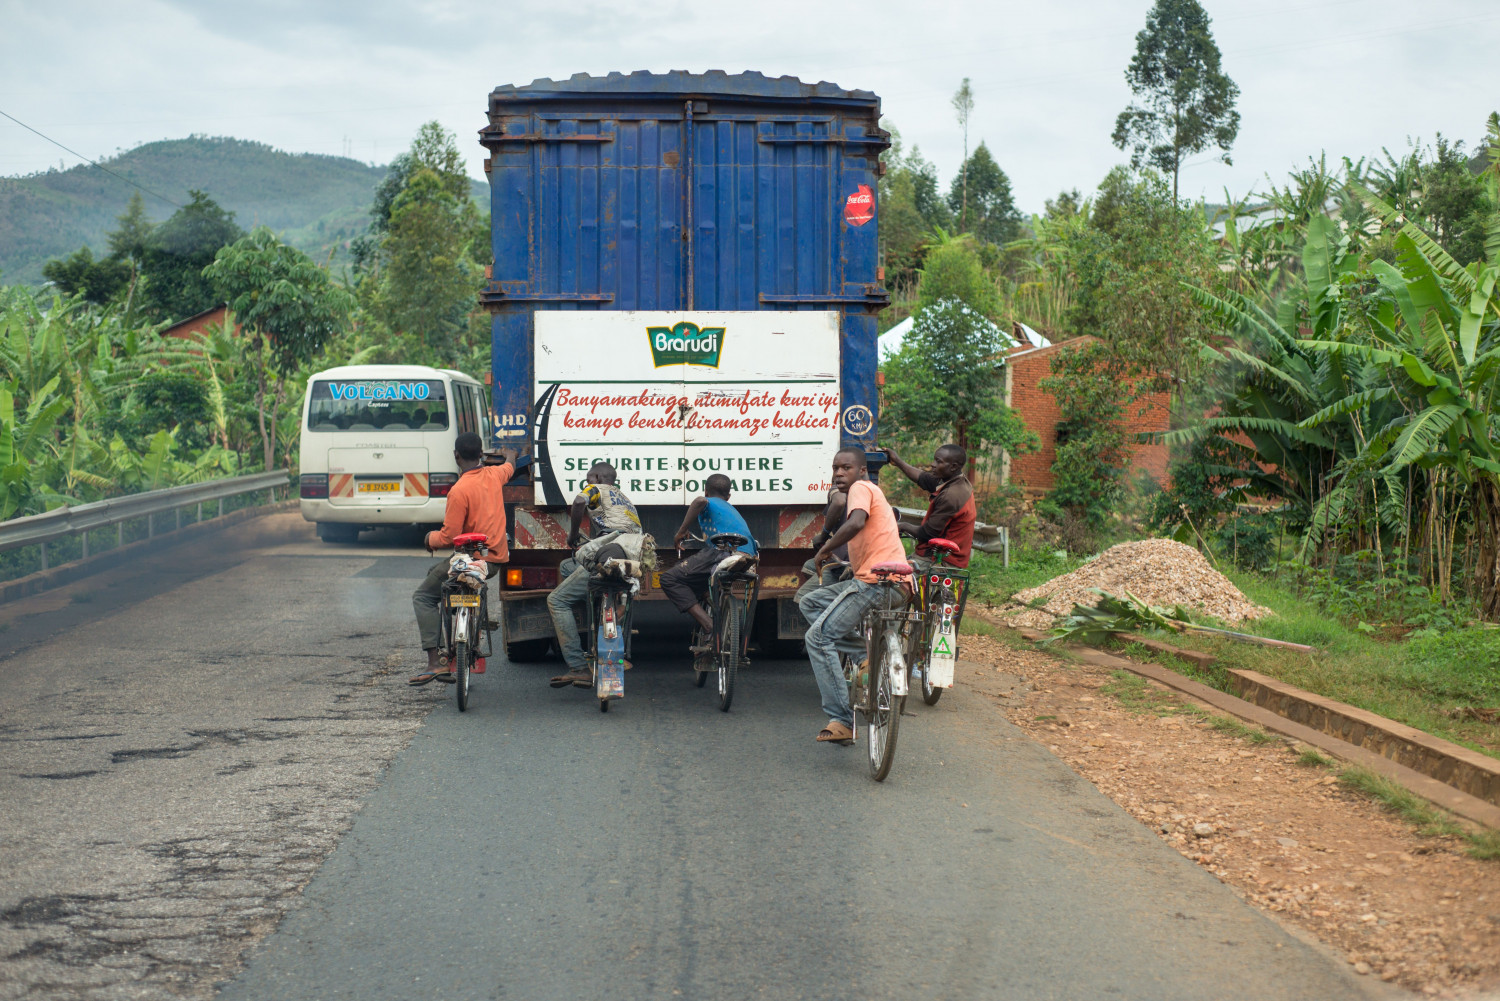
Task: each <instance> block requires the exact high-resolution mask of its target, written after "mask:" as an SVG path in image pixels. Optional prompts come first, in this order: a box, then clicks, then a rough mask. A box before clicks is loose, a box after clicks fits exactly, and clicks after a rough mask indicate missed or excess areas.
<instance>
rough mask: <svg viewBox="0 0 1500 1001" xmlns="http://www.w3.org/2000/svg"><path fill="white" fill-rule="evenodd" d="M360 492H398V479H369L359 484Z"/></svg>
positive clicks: (399, 486)
mask: <svg viewBox="0 0 1500 1001" xmlns="http://www.w3.org/2000/svg"><path fill="white" fill-rule="evenodd" d="M359 492H360V493H362V494H399V493H400V492H401V481H400V480H369V481H367V482H365V483H361V484H360V485H359Z"/></svg>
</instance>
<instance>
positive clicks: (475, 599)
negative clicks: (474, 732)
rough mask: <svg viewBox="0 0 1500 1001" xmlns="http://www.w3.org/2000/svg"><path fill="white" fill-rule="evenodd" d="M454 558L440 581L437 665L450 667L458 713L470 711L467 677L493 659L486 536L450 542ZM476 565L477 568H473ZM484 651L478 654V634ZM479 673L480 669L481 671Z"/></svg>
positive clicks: (467, 536) (471, 535)
mask: <svg viewBox="0 0 1500 1001" xmlns="http://www.w3.org/2000/svg"><path fill="white" fill-rule="evenodd" d="M453 550H454V553H453V557H452V558H451V559H450V560H449V561H448V579H447V580H445V581H443V590H442V601H441V602H440V603H439V606H438V610H439V613H440V615H441V618H440V620H439V626H438V650H439V651H441V652H440V653H439V654H438V663H439V664H440V665H444V666H446V665H452V667H453V681H454V684H453V693H454V698H455V699H457V701H458V711H459V712H466V711H468V708H469V675H470V673H471V672H474V668H475V661H476V660H478V661H481V662H482V661H483V660H485V659H486V658H488V657H491V656H493V655H494V649H493V647H494V639H493V635H494V629H493V627H492V626H491V624H490V613H489V585H488V580H489V570H488V567H487V566H486V565H485V564H484V562H483V560H484V557H485V555H486V554H488V553H489V536H487V535H485V534H483V533H482V532H470V533H467V534H464V535H459V536H456V537H455V538H454V539H453ZM461 557H462V558H461ZM476 564H477V567H476ZM481 633H482V634H483V637H484V650H483V652H480V650H479V645H480V643H479V641H480V634H481ZM480 670H481V671H482V670H483V668H480Z"/></svg>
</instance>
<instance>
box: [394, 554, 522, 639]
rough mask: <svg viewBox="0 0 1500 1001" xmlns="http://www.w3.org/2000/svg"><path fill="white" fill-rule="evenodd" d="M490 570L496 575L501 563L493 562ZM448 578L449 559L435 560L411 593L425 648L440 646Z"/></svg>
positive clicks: (419, 631) (492, 606)
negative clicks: (442, 606)
mask: <svg viewBox="0 0 1500 1001" xmlns="http://www.w3.org/2000/svg"><path fill="white" fill-rule="evenodd" d="M489 571H490V576H491V577H493V576H495V574H497V573H499V572H500V564H498V563H491V564H490V565H489ZM447 579H448V561H447V560H435V561H434V562H433V564H432V569H430V570H428V571H427V576H426V577H425V578H424V579H423V580H422V584H421V586H420V587H418V588H417V589H416V590H415V591H413V592H412V593H411V607H412V609H413V610H414V611H415V612H416V613H417V634H418V635H419V636H420V637H421V639H422V649H423V650H436V649H437V648H438V642H439V637H438V634H439V633H441V632H442V631H443V613H442V611H441V609H440V607H439V606H441V605H442V603H443V581H445V580H447ZM490 607H491V608H494V607H495V606H494V605H491V606H490Z"/></svg>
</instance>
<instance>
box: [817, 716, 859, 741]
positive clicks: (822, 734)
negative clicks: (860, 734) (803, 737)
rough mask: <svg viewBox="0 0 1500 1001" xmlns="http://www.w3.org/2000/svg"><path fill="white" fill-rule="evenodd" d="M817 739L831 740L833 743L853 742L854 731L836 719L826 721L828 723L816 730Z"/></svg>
mask: <svg viewBox="0 0 1500 1001" xmlns="http://www.w3.org/2000/svg"><path fill="white" fill-rule="evenodd" d="M818 741H819V742H820V743H822V742H825V741H832V742H833V743H835V744H852V743H854V731H853V730H851V729H849V728H848V727H847V726H845V725H844V724H842V723H840V722H839V721H838V720H836V719H831V720H829V721H828V725H827V726H825V727H824V728H823V729H821V730H819V731H818Z"/></svg>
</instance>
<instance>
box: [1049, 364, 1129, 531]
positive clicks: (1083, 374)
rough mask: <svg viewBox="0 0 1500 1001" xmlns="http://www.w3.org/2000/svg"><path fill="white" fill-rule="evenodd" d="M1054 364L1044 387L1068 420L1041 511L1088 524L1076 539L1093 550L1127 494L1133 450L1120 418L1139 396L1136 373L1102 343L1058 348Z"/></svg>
mask: <svg viewBox="0 0 1500 1001" xmlns="http://www.w3.org/2000/svg"><path fill="white" fill-rule="evenodd" d="M1050 367H1051V375H1049V376H1048V377H1047V378H1045V379H1043V380H1042V381H1041V383H1040V385H1041V388H1042V389H1044V390H1045V391H1047V392H1048V393H1051V394H1052V396H1053V397H1054V398H1055V399H1056V400H1057V405H1058V408H1059V409H1060V410H1061V412H1062V420H1061V421H1060V422H1059V424H1058V426H1057V450H1056V458H1055V459H1054V460H1053V463H1052V477H1053V480H1052V489H1051V491H1050V492H1048V494H1047V497H1046V499H1045V500H1044V501H1043V502H1042V504H1041V506H1040V510H1041V511H1042V513H1044V514H1046V515H1048V516H1050V517H1051V518H1053V519H1054V520H1057V521H1062V520H1064V519H1065V518H1071V519H1074V520H1077V521H1080V522H1082V523H1083V525H1085V526H1087V528H1088V529H1089V532H1088V533H1078V534H1074V535H1073V538H1076V539H1078V540H1079V541H1083V542H1085V544H1086V547H1087V548H1092V544H1091V543H1092V539H1093V538H1096V537H1097V536H1098V534H1099V533H1102V532H1104V531H1105V529H1106V527H1107V526H1108V525H1109V522H1110V519H1111V518H1112V516H1113V515H1114V513H1115V510H1116V508H1117V506H1118V503H1119V500H1120V497H1121V496H1122V495H1123V493H1124V483H1123V474H1124V472H1125V468H1126V466H1127V465H1128V460H1129V451H1128V448H1127V445H1126V440H1125V432H1124V430H1123V428H1122V425H1121V423H1120V418H1121V417H1123V416H1124V413H1125V405H1126V403H1127V402H1128V401H1129V399H1130V398H1131V396H1132V395H1133V393H1132V388H1131V386H1132V382H1131V374H1132V373H1131V372H1130V370H1129V367H1128V365H1127V364H1126V362H1125V361H1124V360H1123V359H1122V357H1121V356H1120V354H1119V353H1118V352H1115V351H1112V350H1111V349H1110V348H1109V347H1108V345H1106V344H1104V343H1103V342H1099V341H1095V342H1092V343H1089V344H1084V345H1082V346H1079V347H1076V348H1071V349H1068V350H1063V351H1059V352H1057V353H1056V354H1054V355H1053V356H1052V360H1051V363H1050Z"/></svg>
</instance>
